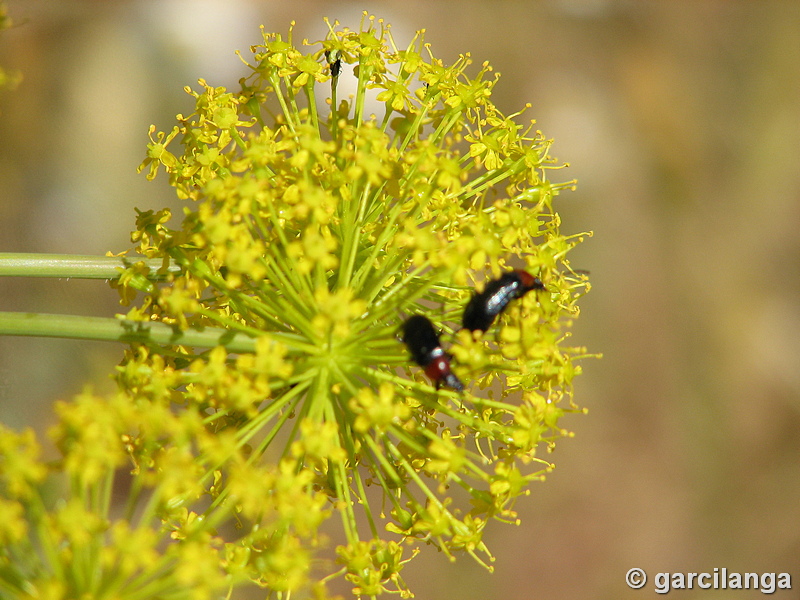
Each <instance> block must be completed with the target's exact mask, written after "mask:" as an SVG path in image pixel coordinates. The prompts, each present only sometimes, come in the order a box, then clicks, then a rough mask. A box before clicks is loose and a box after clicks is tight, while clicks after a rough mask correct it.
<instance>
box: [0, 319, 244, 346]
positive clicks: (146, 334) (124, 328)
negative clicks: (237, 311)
mask: <svg viewBox="0 0 800 600" xmlns="http://www.w3.org/2000/svg"><path fill="white" fill-rule="evenodd" d="M0 335H23V336H35V337H56V338H71V339H80V340H99V341H106V342H125V343H131V342H138V343H141V344H154V345H165V344H166V345H171V346H196V347H201V348H214V347H216V346H225V347H226V348H227V349H228V350H229V351H230V352H255V349H256V340H255V338H252V337H250V336H247V335H245V334H242V333H234V332H231V331H228V330H226V329H221V328H217V327H206V328H204V329H201V330H200V329H188V330H185V331H181V330H180V329H178V328H177V327H171V326H169V325H166V324H164V323H147V322H143V321H131V320H128V319H114V318H108V317H80V316H75V315H48V314H40V313H18V312H0Z"/></svg>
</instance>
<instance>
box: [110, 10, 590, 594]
mask: <svg viewBox="0 0 800 600" xmlns="http://www.w3.org/2000/svg"><path fill="white" fill-rule="evenodd" d="M326 22H327V21H326ZM328 26H329V33H328V35H327V37H326V38H325V39H324V40H322V41H319V42H316V43H309V42H307V41H303V42H302V43H299V44H298V43H296V40H294V39H293V36H292V31H291V29H290V31H289V34H288V37H285V38H284V37H283V36H281V35H274V34H264V35H263V44H260V45H257V46H253V47H252V48H251V50H252V54H253V56H252V57H242V60H243V61H244V62H245V64H246V65H247V67H248V68H249V71H250V73H249V75H248V76H247V77H245V78H243V79H242V80H241V81H240V88H239V89H236V90H228V89H225V88H222V87H214V86H213V85H211V84H209V83H207V82H206V81H204V80H200V82H199V87H197V88H196V89H190V88H188V87H187V88H186V91H187V92H188V93H189V94H190V95H191V96H192V97H193V98H194V111H193V112H192V113H191V114H189V115H185V116H184V115H178V119H177V121H178V122H177V125H176V126H175V127H174V128H173V129H172V130H170V131H167V132H159V133H156V132H155V128H151V132H150V134H151V143H150V144H149V146H148V154H147V158H146V159H145V161H144V162H143V163H142V165H141V167H140V170H144V171H146V172H147V176H148V178H153V177H155V176H156V175H157V173H158V172H159V171H160V170H162V169H163V171H165V172H166V174H167V176H168V177H169V182H170V184H171V185H172V186H173V187H174V188H175V189H176V191H177V194H178V196H179V197H180V198H183V199H188V201H189V203H188V208H186V209H185V210H184V212H183V215H182V220H181V221H180V223H178V224H177V225H176V224H175V221H177V219H174V218H173V217H172V215H171V214H170V212H169V211H168V210H162V211H148V212H139V215H138V219H137V230H136V231H135V232H134V234H133V239H134V242H135V243H136V248H135V250H136V252H137V253H139V254H141V255H144V256H146V257H148V258H161V259H163V261H164V265H165V267H166V266H167V265H170V266H172V267H175V266H176V265H177V266H178V267H179V270H178V271H177V272H176V271H175V270H174V269H173V270H171V271H170V272H169V274H168V275H166V276H165V279H164V280H163V281H160V282H158V283H152V282H149V281H148V280H146V279H145V278H144V277H143V276H142V272H141V271H142V269H144V267H143V266H142V265H141V264H139V265H134V266H132V267H131V268H129V269H128V270H127V271H126V272H125V273H123V276H122V278H121V279H120V282H119V284H118V285H119V288H120V292H121V294H122V296H123V300H124V301H126V302H129V301H132V300H133V299H134V297H136V295H137V293H139V292H144V300H143V301H141V302H137V304H136V307H135V308H133V309H132V310H131V311H130V313H129V314H128V317H129V318H131V319H134V320H139V321H160V322H162V323H165V324H168V325H170V326H172V327H174V328H175V329H176V330H186V329H202V328H206V327H215V328H223V329H225V330H227V331H228V332H230V336H231V339H232V338H233V337H234V336H238V337H239V338H241V337H242V336H245V337H247V338H248V339H251V340H252V341H253V345H252V349H251V351H247V352H243V351H236V350H234V349H232V348H231V347H230V346H228V345H226V338H225V337H224V336H223V337H222V338H221V339H220V345H219V346H218V347H216V348H214V349H212V350H200V349H196V348H191V347H188V346H179V345H162V346H153V345H149V346H146V347H145V346H135V347H133V348H132V349H131V350H130V351H129V352H128V355H127V357H126V362H125V363H124V364H123V365H122V366H121V367H120V368H119V381H120V383H121V386H122V388H124V389H126V390H128V391H129V392H131V391H133V392H134V393H135V394H136V395H137V397H138V398H149V399H150V401H151V402H153V403H154V404H159V403H161V404H169V405H171V406H172V410H173V411H175V410H180V411H187V412H188V413H191V414H194V415H196V416H197V419H198V423H199V428H200V429H201V430H202V432H203V433H202V435H203V436H206V437H204V438H203V440H205V441H203V442H202V443H199V444H198V446H199V447H200V450H199V453H200V454H201V455H202V456H203V457H204V458H203V460H202V461H200V464H201V465H205V466H204V467H203V469H205V470H204V471H203V470H202V469H201V471H202V472H200V473H199V474H198V477H197V481H199V482H200V483H199V485H200V488H201V489H199V490H194V489H184V488H180V489H177V488H176V489H175V490H173V492H174V494H176V497H180V495H181V494H184V497H188V496H191V495H192V494H195V495H197V494H206V495H210V497H211V499H212V500H211V502H212V506H213V507H216V506H222V505H225V506H227V507H228V509H229V510H230V511H232V512H233V513H235V514H236V515H237V518H238V519H239V520H240V521H241V522H242V523H248V524H249V525H248V527H250V528H251V530H250V531H251V534H250V535H251V536H253V535H255V534H253V533H252V532H253V531H255V529H256V527H255V526H254V525H253V524H254V523H259V522H262V521H264V520H268V521H272V522H275V521H276V520H280V522H281V523H283V525H282V526H281V527H279V528H273V529H272V530H271V531H273V532H275V531H280V532H281V535H280V536H278V535H273V536H272V537H270V538H269V539H268V540H264V539H257V537H249V538H247V540H248V541H247V542H242V541H241V539H245V538H241V539H240V540H239V541H237V542H236V544H238V546H237V548H235V549H230V548H229V549H228V558H227V559H226V560H227V561H228V562H227V563H226V564H227V565H228V567H229V568H230V569H233V566H237V565H238V566H237V567H236V568H238V569H239V570H240V572H246V573H247V576H248V577H249V578H251V579H252V580H255V581H257V582H259V583H261V584H262V585H264V586H266V587H269V588H271V589H274V590H291V589H295V588H296V587H297V586H298V585H300V584H301V582H302V581H303V580H304V577H306V575H307V574H308V573H309V572H310V570H311V571H313V568H314V567H313V564H312V563H311V562H310V559H308V558H307V557H306V558H304V559H302V560H301V559H299V558H297V556H305V555H304V554H303V553H298V552H295V550H297V549H298V548H301V547H302V548H306V549H308V548H314V547H316V546H315V544H316V545H320V542H319V540H317V538H316V530H317V528H318V526H319V524H320V523H321V522H322V521H323V520H324V519H325V518H327V517H329V516H331V515H339V518H340V520H341V523H342V527H343V540H344V541H342V543H341V544H340V545H339V546H338V547H337V548H336V554H335V556H334V557H333V558H332V559H331V560H332V561H333V562H334V563H335V564H336V565H337V566H336V567H335V569H334V570H335V571H336V573H338V574H339V575H341V576H343V577H344V578H345V579H347V580H348V581H349V582H350V583H351V584H352V586H353V590H354V592H355V593H356V594H357V595H363V596H375V595H378V594H380V593H381V592H383V591H389V590H391V591H399V592H400V593H401V594H403V595H404V596H407V595H409V594H410V592H408V590H407V589H406V587H405V584H404V583H403V580H402V578H401V577H400V570H401V569H402V565H403V564H404V562H405V561H407V560H408V559H409V558H410V557H411V556H413V555H414V554H416V553H417V552H418V551H419V550H418V549H419V547H420V546H423V545H425V544H429V545H434V546H436V547H437V548H438V549H440V550H441V551H443V552H445V553H447V554H448V555H450V556H454V555H455V554H457V553H458V552H466V553H468V554H470V555H472V556H473V557H474V558H476V559H477V560H478V561H480V562H481V563H483V564H485V565H487V566H490V563H491V561H492V560H493V558H492V556H491V554H490V553H489V550H488V548H486V546H485V545H484V543H483V541H482V534H483V531H484V527H485V526H486V524H487V522H488V521H490V520H492V519H497V520H501V521H506V522H516V520H517V517H516V513H515V512H514V502H515V499H516V498H517V497H518V496H520V495H522V494H525V493H527V492H526V486H527V484H528V483H529V482H531V481H533V480H535V479H540V478H541V477H542V476H543V474H544V473H545V472H546V471H547V470H548V469H550V468H551V464H550V462H549V461H547V460H546V458H545V457H546V452H547V451H548V450H551V449H552V447H553V444H554V441H555V440H556V439H557V438H559V437H561V436H564V435H566V434H567V432H566V431H564V430H563V429H562V428H561V427H560V426H559V424H558V422H559V419H560V417H561V416H562V415H563V413H564V412H571V411H573V412H574V411H578V409H577V407H576V406H575V405H574V404H573V402H572V398H571V390H572V379H573V377H574V376H575V375H576V374H577V373H579V371H580V368H579V367H578V366H577V365H576V364H575V360H576V359H578V358H581V357H582V356H585V350H584V349H582V348H576V347H570V346H569V345H567V344H566V343H565V340H566V338H567V337H568V331H567V330H568V328H569V327H570V325H571V322H572V320H573V319H574V318H575V317H576V316H577V315H578V307H577V305H576V302H577V300H578V298H579V297H580V296H581V295H582V294H583V293H585V292H586V291H587V290H588V287H589V286H588V281H587V278H586V276H585V274H583V273H581V272H576V271H575V270H573V269H572V268H571V267H570V264H569V262H568V260H567V254H568V252H569V250H570V249H571V248H572V247H574V246H575V245H576V244H577V243H579V242H580V241H581V240H582V239H583V238H584V237H585V236H586V235H589V234H586V233H583V234H578V235H564V234H562V233H561V230H560V226H561V221H560V218H559V216H558V214H557V213H556V212H555V211H554V208H553V201H554V199H555V197H556V196H557V195H558V194H559V192H560V191H562V190H564V189H567V188H570V187H572V185H573V183H572V182H561V183H555V182H553V181H551V179H550V177H551V175H553V174H555V173H559V172H560V171H559V168H560V167H562V166H563V165H559V164H557V162H556V161H555V160H554V159H552V158H551V157H550V156H549V155H548V151H549V148H550V140H548V139H546V138H545V137H544V136H543V135H542V133H541V132H540V131H538V130H536V129H535V127H534V123H533V122H532V121H531V122H529V123H528V124H525V125H523V124H518V122H517V120H518V119H519V117H520V116H521V114H522V112H520V113H517V114H514V115H510V116H506V115H504V114H502V113H501V112H500V111H499V110H498V109H497V107H495V105H494V104H493V103H492V100H491V95H492V90H493V87H494V85H495V84H496V83H497V81H498V76H497V75H496V74H493V72H492V69H491V67H490V66H489V65H488V64H486V63H484V64H483V65H481V66H475V65H473V62H472V60H471V58H470V56H469V54H465V55H462V56H460V57H459V58H458V60H457V61H456V62H455V64H453V65H451V66H445V65H444V64H443V62H442V61H441V60H439V59H437V58H435V57H434V55H433V54H432V53H431V50H430V48H429V46H428V45H427V44H425V43H424V40H423V36H424V31H420V32H418V33H417V34H416V36H415V37H414V38H413V39H412V40H411V41H410V43H408V44H407V45H405V44H404V45H403V46H402V47H398V46H397V45H396V43H395V40H394V39H393V37H392V35H391V30H390V27H389V26H388V25H386V24H384V23H383V21H381V20H375V19H374V18H373V17H368V16H366V15H365V16H364V18H362V21H361V25H360V27H359V29H358V30H351V29H347V28H342V27H340V26H339V24H338V23H337V22H334V23H330V22H328ZM512 269H520V270H524V271H525V272H526V273H530V274H532V275H533V276H535V277H536V278H538V280H540V281H541V283H542V289H541V290H537V291H536V292H535V293H529V294H526V295H524V297H521V298H519V299H515V300H514V301H513V302H510V303H509V306H508V310H506V311H504V312H503V313H502V314H501V315H500V316H499V317H498V318H497V320H496V322H495V323H494V325H492V327H490V328H488V329H487V331H485V332H480V331H476V332H473V331H469V330H468V329H464V328H462V326H461V323H462V314H463V312H464V308H465V305H466V304H467V303H468V302H469V300H470V298H471V297H472V296H473V294H475V293H476V292H477V293H479V292H480V291H481V290H483V289H484V286H485V285H486V283H487V282H490V281H493V280H496V279H498V278H499V277H501V276H502V275H503V273H507V272H509V271H510V270H512ZM416 314H420V315H425V316H426V317H427V318H428V319H429V320H430V321H431V322H432V323H433V324H434V325H435V328H436V332H437V335H439V336H440V340H441V345H442V347H443V348H445V349H446V350H445V351H446V354H445V356H447V357H449V362H450V368H452V371H453V373H454V374H455V375H456V376H457V378H458V379H459V380H460V381H462V382H464V383H465V389H464V390H463V391H458V390H455V389H451V388H448V387H442V388H440V389H437V387H436V386H434V385H433V383H434V382H432V381H431V380H430V379H429V378H428V377H427V376H426V374H425V372H424V370H423V369H421V368H420V367H419V366H417V365H416V364H415V363H414V362H413V361H412V359H411V358H410V355H409V349H408V348H407V347H406V346H405V345H404V343H403V341H402V339H401V338H402V325H403V322H404V321H405V320H406V319H407V318H408V317H410V316H412V315H416ZM209 434H211V435H210V436H209ZM212 439H213V441H212ZM131 444H132V450H131V453H132V455H136V453H137V452H139V451H140V450H141V449H140V445H137V443H135V442H134V441H132V442H131ZM142 452H144V451H143V450H142ZM543 453H545V454H544V456H543ZM146 462H147V461H146V460H142V462H141V464H142V468H143V469H144V468H145V464H146ZM264 465H274V468H271V470H270V469H267V467H265V466H264ZM187 495H188V496H187ZM179 504H180V503H179V502H178V503H176V504H175V505H176V506H178V505H179ZM175 514H176V515H178V516H176V517H175V518H176V520H177V521H180V520H181V517H180V516H179V514H180V511H179V510H178V509H176V511H175ZM183 514H184V516H185V513H183ZM185 526H186V525H185V518H184V524H183V525H182V527H184V528H185ZM287 532H289V533H287ZM245 537H246V536H245ZM298 540H299V541H298ZM304 540H305V541H304ZM308 540H312V543H308ZM314 540H316V541H314ZM221 543H222V542H221ZM323 545H324V544H323ZM276 557H282V558H281V559H280V560H278V558H276ZM292 557H294V558H292ZM230 569H229V570H230Z"/></svg>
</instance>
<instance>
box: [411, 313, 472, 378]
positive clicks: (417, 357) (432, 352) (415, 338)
mask: <svg viewBox="0 0 800 600" xmlns="http://www.w3.org/2000/svg"><path fill="white" fill-rule="evenodd" d="M403 342H404V343H405V345H406V346H408V350H409V352H411V357H412V358H413V359H414V362H415V363H417V364H418V365H419V366H420V367H423V368H424V369H425V374H426V375H427V376H428V377H430V378H431V380H432V381H433V382H434V383H435V384H436V389H437V390H438V389H439V387H440V386H442V385H446V386H448V387H451V388H453V389H454V390H456V391H457V392H463V391H464V384H463V383H461V381H459V379H458V377H456V376H455V374H454V373H453V372H452V371H451V370H450V355H449V354H448V353H447V352H445V351H444V350H443V349H442V345H441V343H440V342H439V334H438V333H436V329H435V328H434V327H433V323H431V322H430V319H428V318H427V317H423V316H422V315H414V316H413V317H409V318H408V319H406V321H405V323H403Z"/></svg>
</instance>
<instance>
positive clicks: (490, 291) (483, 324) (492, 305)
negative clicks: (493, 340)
mask: <svg viewBox="0 0 800 600" xmlns="http://www.w3.org/2000/svg"><path fill="white" fill-rule="evenodd" d="M544 289H546V288H545V287H544V284H543V283H542V280H541V279H539V278H538V277H534V276H533V275H531V274H530V273H528V272H527V271H523V270H522V269H517V270H515V271H509V272H508V273H504V274H503V275H502V276H500V278H499V279H493V280H492V281H490V282H489V283H487V284H486V288H485V289H484V290H483V291H482V292H481V293H480V294H474V295H473V296H472V298H470V301H469V302H468V303H467V306H466V307H465V308H464V316H463V318H462V320H461V323H462V325H463V326H464V329H469V330H470V331H476V330H480V331H486V330H487V329H489V327H490V326H491V324H492V323H493V322H494V320H495V318H496V317H497V315H499V314H500V313H502V312H503V311H504V310H505V309H506V307H507V306H508V304H509V302H511V301H512V300H514V299H516V298H522V297H523V296H524V295H525V294H527V293H528V292H530V291H531V290H544Z"/></svg>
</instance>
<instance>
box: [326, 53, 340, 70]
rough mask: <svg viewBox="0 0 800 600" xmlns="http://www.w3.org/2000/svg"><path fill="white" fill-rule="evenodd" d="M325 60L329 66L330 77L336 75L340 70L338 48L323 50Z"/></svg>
mask: <svg viewBox="0 0 800 600" xmlns="http://www.w3.org/2000/svg"><path fill="white" fill-rule="evenodd" d="M325 60H327V61H328V66H329V67H330V68H331V77H338V76H339V74H340V73H341V72H342V53H341V52H340V51H339V50H325Z"/></svg>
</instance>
